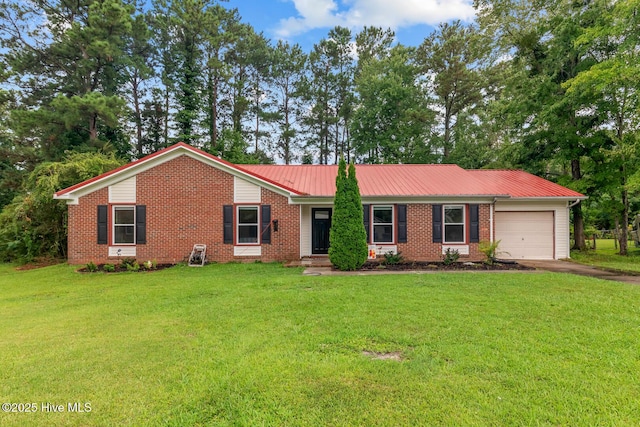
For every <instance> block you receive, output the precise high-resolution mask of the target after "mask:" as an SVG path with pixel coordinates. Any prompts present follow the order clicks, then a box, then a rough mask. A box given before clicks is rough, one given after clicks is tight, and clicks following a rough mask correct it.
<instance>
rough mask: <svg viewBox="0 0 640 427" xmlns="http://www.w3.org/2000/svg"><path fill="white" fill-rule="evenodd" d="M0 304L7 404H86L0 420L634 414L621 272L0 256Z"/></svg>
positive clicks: (636, 383)
mask: <svg viewBox="0 0 640 427" xmlns="http://www.w3.org/2000/svg"><path fill="white" fill-rule="evenodd" d="M0 313H1V316H0V326H1V328H2V334H1V335H0V355H1V357H0V400H2V402H16V403H19V402H25V403H26V402H35V403H36V404H37V405H38V408H41V404H42V403H43V402H50V403H53V404H64V405H66V404H67V402H83V403H84V402H90V404H91V412H90V413H69V412H64V413H43V412H42V411H41V410H39V411H38V412H37V413H35V414H34V413H26V414H25V413H22V414H15V413H0V425H2V426H41V425H54V426H55V425H59V426H63V425H64V426H66V425H78V426H86V425H92V426H101V425H135V426H142V425H167V426H185V425H248V426H249V425H250V426H253V425H310V426H316V425H390V426H396V425H471V426H473V425H554V426H555V425H616V426H620V425H638V424H639V423H640V405H639V404H638V396H640V357H639V353H638V348H640V320H639V319H640V287H634V286H630V285H625V284H621V283H616V282H607V281H600V280H597V279H592V278H586V277H578V276H571V275H563V274H552V273H505V274H473V273H450V274H424V275H388V276H332V277H330V276H321V277H305V276H302V275H301V274H300V270H297V269H284V268H281V267H280V266H277V265H268V264H249V265H237V264H235V265H234V264H231V265H211V266H207V267H204V268H188V267H175V268H173V269H170V270H165V271H159V272H153V273H123V274H118V275H106V274H102V273H97V274H92V275H87V274H85V275H82V274H78V273H75V272H74V271H73V268H72V267H68V266H65V265H60V266H53V267H47V268H43V269H39V270H32V271H23V272H15V271H13V270H12V269H11V268H9V267H6V268H5V267H0ZM365 350H367V351H371V352H381V353H382V352H400V353H401V354H402V355H403V358H404V359H403V360H402V361H395V360H374V359H371V358H370V357H367V356H366V355H363V351H365ZM65 409H66V408H65Z"/></svg>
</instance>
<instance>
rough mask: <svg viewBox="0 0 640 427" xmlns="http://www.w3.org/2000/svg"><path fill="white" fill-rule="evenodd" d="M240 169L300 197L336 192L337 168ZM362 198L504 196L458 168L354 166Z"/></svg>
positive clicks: (280, 166)
mask: <svg viewBox="0 0 640 427" xmlns="http://www.w3.org/2000/svg"><path fill="white" fill-rule="evenodd" d="M243 168H245V169H247V170H249V171H251V172H253V173H255V174H257V175H261V176H264V177H267V178H269V179H271V180H272V181H275V182H277V183H279V184H282V185H288V186H291V187H293V188H295V189H296V190H298V191H299V192H301V193H305V194H308V195H311V196H318V197H331V196H333V195H334V194H335V192H336V185H335V181H336V175H337V173H338V167H337V166H336V165H330V166H326V165H243ZM356 176H357V178H358V184H359V186H360V194H361V195H362V196H364V197H382V196H392V197H403V196H404V197H411V196H414V197H415V196H478V195H506V193H505V192H495V191H493V190H491V191H488V190H487V188H486V187H485V186H483V184H482V182H480V181H478V180H477V179H475V178H474V177H472V176H471V175H470V174H469V173H468V172H467V171H465V170H464V169H462V168H461V167H459V166H457V165H415V164H411V165H357V166H356Z"/></svg>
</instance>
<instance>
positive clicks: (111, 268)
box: [102, 264, 116, 273]
mask: <svg viewBox="0 0 640 427" xmlns="http://www.w3.org/2000/svg"><path fill="white" fill-rule="evenodd" d="M102 269H103V270H104V271H106V272H107V273H113V272H114V271H116V266H115V265H113V264H105V265H103V266H102Z"/></svg>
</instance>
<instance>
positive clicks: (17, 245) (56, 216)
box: [0, 153, 122, 261]
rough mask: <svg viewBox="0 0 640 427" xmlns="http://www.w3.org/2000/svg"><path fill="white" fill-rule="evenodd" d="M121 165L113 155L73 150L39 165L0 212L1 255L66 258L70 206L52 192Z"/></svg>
mask: <svg viewBox="0 0 640 427" xmlns="http://www.w3.org/2000/svg"><path fill="white" fill-rule="evenodd" d="M121 164H122V162H120V161H118V160H116V158H115V157H114V156H113V155H112V154H111V155H105V154H100V153H74V154H70V155H68V156H67V157H66V158H65V159H64V160H63V161H60V162H46V163H42V164H40V165H38V167H36V168H35V169H34V171H33V172H31V174H30V175H29V177H28V178H27V180H26V182H25V190H26V191H25V192H24V193H23V194H21V195H18V196H16V198H15V199H14V200H13V201H12V202H11V203H10V204H8V205H7V206H5V207H4V208H3V210H2V212H1V213H0V258H2V259H3V260H5V261H12V260H22V261H30V260H32V259H34V258H38V257H53V258H60V257H62V258H64V257H65V256H66V250H67V228H66V223H67V206H66V203H65V202H64V201H60V200H54V199H53V198H52V195H53V193H54V192H56V191H58V190H61V189H63V188H66V187H69V186H71V185H73V184H77V183H78V182H81V181H84V180H86V179H89V178H92V177H94V176H97V175H99V174H101V173H103V172H106V171H108V170H111V169H114V168H116V167H118V166H120V165H121Z"/></svg>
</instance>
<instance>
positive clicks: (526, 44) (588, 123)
mask: <svg viewBox="0 0 640 427" xmlns="http://www.w3.org/2000/svg"><path fill="white" fill-rule="evenodd" d="M476 5H477V6H479V11H480V13H479V20H480V23H481V27H482V29H483V30H484V32H485V34H487V35H490V36H492V37H493V41H494V43H495V44H496V45H497V46H498V47H499V50H498V52H499V54H502V55H509V56H512V59H511V60H510V61H509V67H510V69H509V73H508V74H506V75H505V76H506V79H505V82H504V87H503V90H502V92H501V94H500V100H499V103H500V104H501V105H502V106H503V108H502V109H501V111H500V113H499V116H500V118H501V121H502V123H506V124H507V125H508V127H509V128H510V129H512V131H511V133H510V135H509V137H510V138H509V141H508V142H509V143H508V144H503V146H502V149H501V158H502V159H503V160H506V158H508V160H507V163H508V166H509V167H519V168H525V169H527V170H529V171H530V172H533V173H535V174H537V175H545V174H546V175H547V176H551V177H554V178H555V179H557V180H558V181H561V182H562V183H563V184H565V185H569V186H571V187H573V188H575V189H577V190H579V191H583V192H584V191H585V189H597V188H598V185H597V183H595V185H594V182H593V181H592V180H593V179H594V178H595V176H594V175H588V174H587V175H586V174H585V165H589V164H590V163H592V162H594V160H595V159H597V158H598V157H599V156H600V149H601V148H603V147H605V146H606V145H607V144H608V143H607V141H606V138H603V134H602V133H601V132H598V131H596V130H597V129H598V128H599V127H600V126H601V125H602V120H601V118H600V117H598V115H597V114H595V110H594V109H589V108H582V105H583V103H584V102H585V99H582V100H578V99H577V98H576V97H572V96H569V95H568V94H567V89H566V86H565V83H566V82H567V81H569V80H571V79H573V78H574V77H576V76H578V75H579V73H581V72H582V71H583V70H585V69H588V68H589V67H590V66H591V64H592V63H593V58H592V57H590V56H589V55H586V54H585V53H586V52H585V50H584V49H583V48H581V47H580V46H579V45H577V44H576V43H575V40H576V38H577V37H578V36H579V35H580V34H581V33H582V31H583V30H584V29H585V28H588V27H589V26H591V24H592V22H593V17H594V15H597V14H599V13H600V12H599V11H598V10H599V4H598V2H596V1H588V2H584V4H582V3H576V2H571V1H566V0H555V1H551V2H536V1H526V2H519V1H515V0H492V1H489V0H486V1H485V0H482V1H476ZM583 95H584V96H585V97H586V96H587V95H588V94H587V93H583ZM496 111H498V110H496ZM590 195H593V194H590ZM572 214H573V227H574V236H575V244H574V248H576V249H583V248H584V247H585V240H584V219H583V212H582V206H581V203H578V204H577V205H575V206H574V207H573V208H572Z"/></svg>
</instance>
